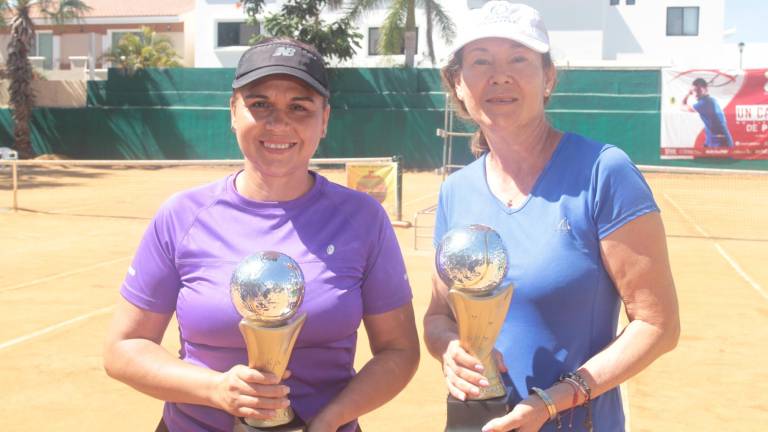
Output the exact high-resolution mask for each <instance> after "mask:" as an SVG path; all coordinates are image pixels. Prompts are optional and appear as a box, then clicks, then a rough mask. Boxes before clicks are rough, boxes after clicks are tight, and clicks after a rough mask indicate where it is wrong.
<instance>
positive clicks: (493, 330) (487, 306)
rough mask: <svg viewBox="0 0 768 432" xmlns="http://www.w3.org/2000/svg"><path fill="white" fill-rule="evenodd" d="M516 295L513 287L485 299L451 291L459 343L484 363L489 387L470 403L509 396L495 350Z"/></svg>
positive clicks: (471, 398)
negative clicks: (500, 372)
mask: <svg viewBox="0 0 768 432" xmlns="http://www.w3.org/2000/svg"><path fill="white" fill-rule="evenodd" d="M513 291H514V287H513V285H511V284H510V285H508V286H506V287H504V288H501V289H498V290H496V291H494V292H492V293H491V294H490V295H485V296H478V295H472V294H468V293H466V292H464V291H459V290H456V289H451V290H450V291H448V302H449V303H450V305H451V309H452V310H453V315H454V316H455V317H456V325H457V326H458V329H459V343H460V344H461V347H462V348H464V349H465V350H467V352H469V353H470V354H472V355H473V356H475V357H477V358H478V360H480V363H481V364H482V365H483V376H485V379H486V380H488V384H489V385H488V386H487V387H482V388H480V394H479V395H478V396H469V395H467V399H468V400H486V399H493V398H499V397H503V396H505V395H506V394H507V391H506V388H505V386H504V383H503V382H502V380H501V376H500V375H499V370H498V368H497V367H496V360H495V359H494V358H493V346H494V344H495V343H496V336H498V335H499V332H500V331H501V326H502V325H503V324H504V318H505V317H506V316H507V311H508V310H509V303H510V300H511V299H512V292H513Z"/></svg>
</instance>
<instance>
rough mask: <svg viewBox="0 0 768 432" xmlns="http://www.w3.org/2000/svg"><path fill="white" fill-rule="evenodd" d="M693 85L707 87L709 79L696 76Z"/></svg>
mask: <svg viewBox="0 0 768 432" xmlns="http://www.w3.org/2000/svg"><path fill="white" fill-rule="evenodd" d="M693 85H694V86H696V87H704V88H707V81H706V80H705V79H704V78H696V79H695V80H693Z"/></svg>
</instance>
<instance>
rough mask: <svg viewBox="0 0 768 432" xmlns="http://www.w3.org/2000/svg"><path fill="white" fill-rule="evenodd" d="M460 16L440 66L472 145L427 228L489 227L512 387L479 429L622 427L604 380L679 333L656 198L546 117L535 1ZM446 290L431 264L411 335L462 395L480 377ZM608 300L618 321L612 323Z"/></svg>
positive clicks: (522, 431)
mask: <svg viewBox="0 0 768 432" xmlns="http://www.w3.org/2000/svg"><path fill="white" fill-rule="evenodd" d="M469 19H470V22H471V25H467V26H465V27H463V28H460V29H459V38H460V41H459V43H458V44H457V46H456V49H455V51H454V52H453V54H452V57H451V59H450V61H449V63H448V64H447V66H445V67H444V68H443V71H442V73H443V78H444V81H445V84H446V86H447V87H448V90H449V91H450V92H451V94H452V96H453V99H454V100H455V101H457V102H458V107H457V109H458V110H459V112H461V113H463V114H465V115H466V116H467V117H468V118H470V119H472V120H473V121H474V122H475V123H477V125H478V126H479V132H478V134H477V135H476V137H475V139H474V140H473V151H475V152H476V154H478V155H481V156H480V157H479V158H478V159H477V160H476V161H475V162H473V163H472V164H470V165H469V166H467V167H465V168H464V169H462V170H460V171H459V172H457V173H455V174H453V175H452V176H450V177H449V178H448V179H447V180H446V182H445V183H444V184H443V186H442V189H441V192H440V198H439V204H438V211H437V222H436V227H435V241H436V243H437V242H438V241H439V240H440V239H441V237H442V236H443V235H444V234H445V233H446V232H448V231H449V230H451V229H453V228H457V227H462V226H466V225H469V224H484V225H487V226H490V227H491V228H493V229H494V230H496V231H497V232H498V233H499V234H500V235H501V237H502V239H503V241H504V243H505V246H506V249H507V251H508V256H509V258H508V261H509V262H508V273H507V275H506V278H505V280H504V282H505V283H514V285H515V292H514V295H513V297H512V302H511V305H510V308H509V312H508V314H507V316H506V318H505V322H504V325H503V327H502V330H501V333H500V335H499V337H498V338H497V341H496V349H497V351H498V352H497V354H498V355H497V358H498V360H499V367H500V369H502V370H506V371H507V372H508V374H509V376H510V379H511V380H512V384H513V386H514V390H515V392H516V393H518V394H520V395H525V396H523V397H524V399H523V400H522V401H521V402H520V403H518V404H517V405H515V406H514V407H513V408H512V410H511V411H510V412H509V413H508V414H507V415H505V416H503V417H500V418H497V419H494V420H491V421H490V422H488V423H487V424H486V425H485V426H484V427H483V431H486V432H487V431H497V432H499V431H508V430H513V429H514V430H517V431H519V432H530V431H538V430H555V424H556V423H557V420H559V414H558V413H559V412H562V411H568V412H569V414H568V417H569V418H570V421H568V422H566V427H568V426H570V427H571V429H572V430H580V431H581V430H590V429H591V428H592V424H594V428H595V429H596V430H599V431H622V430H624V415H623V412H622V407H621V397H620V395H619V390H618V385H619V384H621V383H622V382H624V381H626V380H627V379H628V378H630V377H632V376H633V375H635V374H637V373H638V372H640V371H641V370H643V369H644V368H645V367H647V366H648V365H649V364H650V363H651V362H653V361H654V360H655V359H656V358H658V357H659V356H660V355H661V354H663V353H665V352H667V351H669V350H671V349H672V348H674V346H675V345H676V343H677V340H678V337H679V331H680V330H679V317H678V306H677V298H676V294H675V289H674V283H673V281H672V275H671V271H670V267H669V260H668V256H667V249H666V239H665V234H664V228H663V225H662V222H661V218H660V216H659V209H658V207H657V206H656V203H655V201H654V199H653V196H652V193H651V191H650V188H649V187H648V185H647V184H646V183H645V180H644V179H643V177H642V175H641V174H640V172H639V171H638V170H637V168H636V167H635V166H634V165H633V164H632V162H631V161H630V160H629V158H628V157H627V155H626V154H625V153H624V152H623V151H621V150H620V149H618V148H616V147H614V146H611V145H607V144H602V143H598V142H595V141H592V140H589V139H587V138H585V137H582V136H579V135H576V134H572V133H563V132H560V131H558V130H555V129H554V128H553V127H552V126H551V125H550V124H549V122H548V120H547V117H546V115H545V112H544V106H545V104H546V103H547V101H548V99H549V97H550V95H551V93H552V89H553V87H554V85H555V83H556V70H555V67H554V65H553V63H552V59H551V56H550V53H549V39H548V36H547V32H546V29H545V27H544V24H543V23H542V21H541V19H540V17H539V14H538V12H537V11H535V10H534V9H532V8H530V7H528V6H525V5H519V4H510V3H507V2H505V1H491V2H488V3H486V5H485V6H484V7H483V8H482V9H478V10H474V11H472V12H471V16H470V17H469ZM447 292H448V288H447V287H446V286H445V284H444V283H443V282H442V281H441V280H440V278H439V277H433V295H432V301H431V304H430V307H429V309H428V311H427V314H426V316H425V318H424V326H425V342H426V344H427V347H428V349H429V351H430V352H431V353H432V355H433V356H434V357H436V358H437V359H438V360H439V361H441V362H442V364H443V372H444V374H445V376H446V384H447V386H448V389H449V391H450V393H451V395H453V396H454V397H456V398H458V399H462V400H463V399H465V398H466V397H467V396H472V395H477V394H479V389H480V388H481V387H485V386H487V385H488V383H487V381H486V380H485V379H484V377H483V376H482V374H480V373H479V371H480V370H481V369H482V366H481V365H480V362H479V361H478V359H477V358H474V357H473V356H472V355H470V354H469V353H468V352H467V351H465V350H464V349H463V348H461V347H460V345H459V342H458V331H457V327H456V322H455V319H454V317H453V315H452V313H451V309H450V306H449V304H448V301H447ZM622 303H623V305H624V307H625V309H626V311H627V317H628V320H629V324H628V325H627V326H626V327H625V328H624V329H623V330H622V331H621V332H620V333H619V335H618V336H616V335H617V323H618V314H619V310H620V306H621V304H622ZM533 387H537V391H535V392H533V394H532V395H531V396H528V395H529V394H530V393H531V392H532V391H533ZM571 415H573V417H571ZM590 417H591V421H590ZM550 420H552V421H550Z"/></svg>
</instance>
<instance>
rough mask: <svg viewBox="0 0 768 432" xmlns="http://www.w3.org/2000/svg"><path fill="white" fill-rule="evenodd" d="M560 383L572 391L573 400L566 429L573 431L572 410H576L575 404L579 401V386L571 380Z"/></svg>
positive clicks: (562, 380)
mask: <svg viewBox="0 0 768 432" xmlns="http://www.w3.org/2000/svg"><path fill="white" fill-rule="evenodd" d="M560 382H562V383H565V384H568V386H569V387H571V389H573V399H572V400H571V409H570V411H571V415H570V416H568V429H569V430H573V411H574V408H576V403H577V402H578V401H579V393H581V389H580V388H579V385H578V384H576V382H575V381H573V380H568V379H561V380H560Z"/></svg>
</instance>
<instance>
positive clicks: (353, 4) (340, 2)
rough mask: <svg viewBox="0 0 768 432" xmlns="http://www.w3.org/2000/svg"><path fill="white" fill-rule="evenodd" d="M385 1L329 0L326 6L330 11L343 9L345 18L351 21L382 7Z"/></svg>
mask: <svg viewBox="0 0 768 432" xmlns="http://www.w3.org/2000/svg"><path fill="white" fill-rule="evenodd" d="M386 2H387V0H329V1H328V3H327V4H328V6H329V7H330V8H331V9H344V10H345V11H346V13H345V17H346V18H347V19H350V20H352V21H354V20H356V19H358V18H359V17H360V16H362V15H363V14H364V13H366V12H368V11H370V10H372V9H374V8H376V7H378V6H381V5H384V4H385V3H386Z"/></svg>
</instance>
